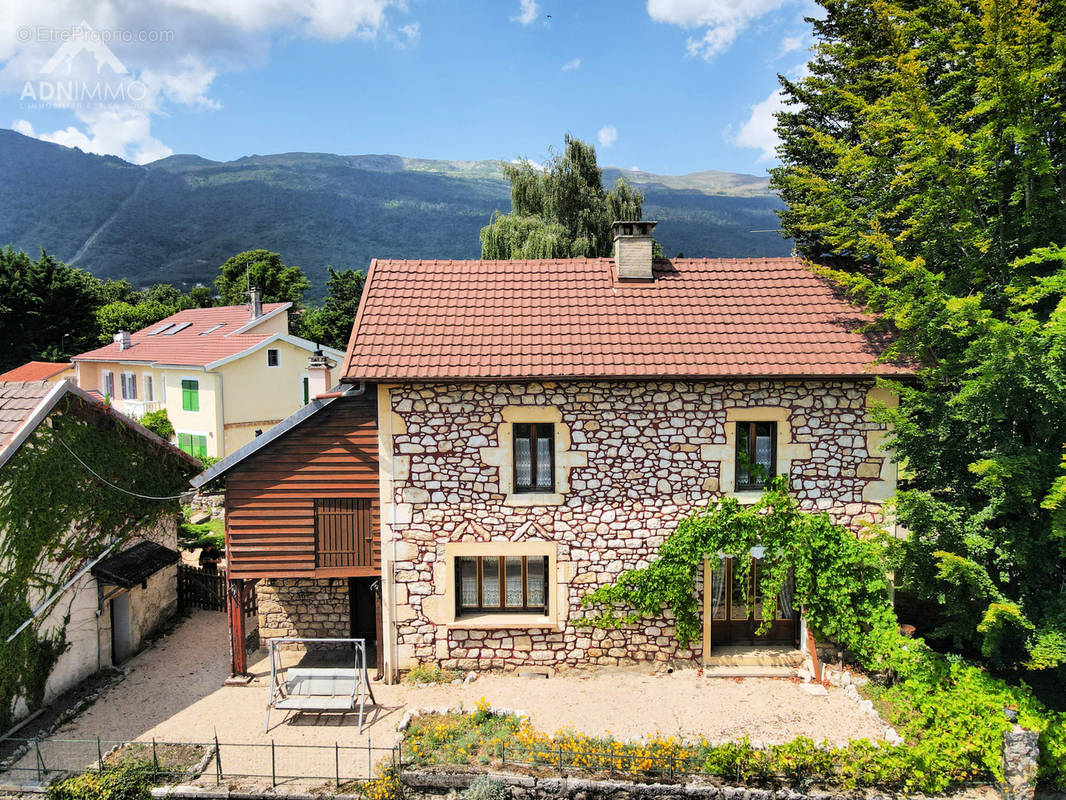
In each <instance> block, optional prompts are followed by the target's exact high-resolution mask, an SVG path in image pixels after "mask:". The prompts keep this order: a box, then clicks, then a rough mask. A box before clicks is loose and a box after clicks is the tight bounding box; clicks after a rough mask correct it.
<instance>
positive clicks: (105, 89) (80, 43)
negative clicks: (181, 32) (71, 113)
mask: <svg viewBox="0 0 1066 800" xmlns="http://www.w3.org/2000/svg"><path fill="white" fill-rule="evenodd" d="M168 34H171V35H172V32H170V31H97V30H95V29H93V27H92V26H91V25H89V23H88V22H84V21H83V22H82V23H81V24H80V25H77V26H75V27H73V28H62V29H57V28H20V29H19V31H18V37H19V39H21V40H23V41H29V40H31V39H36V40H37V41H39V42H50V41H57V42H59V43H60V45H59V48H58V49H57V50H56V52H55V54H54V55H53V56H52V57H51V58H50V59H48V61H47V62H46V63H45V65H44V66H43V67H42V68H41V77H40V78H39V79H37V80H35V81H31V80H28V81H26V82H25V83H24V84H23V86H22V93H21V95H20V96H19V100H20V101H21V102H22V103H23V105H24V106H26V105H28V106H30V107H40V108H44V107H59V108H86V107H91V106H114V105H119V104H123V105H126V104H134V105H136V104H139V103H142V102H144V101H145V100H146V99H147V98H148V95H149V90H148V87H147V86H146V85H145V84H144V83H143V82H142V81H140V80H137V79H135V78H133V77H131V76H130V72H129V70H127V69H126V66H125V64H123V63H122V62H121V61H120V60H119V59H118V57H117V56H116V55H115V53H114V52H113V51H112V50H111V48H110V47H108V44H107V43H108V42H109V41H111V42H113V41H124V42H125V41H169V37H168Z"/></svg>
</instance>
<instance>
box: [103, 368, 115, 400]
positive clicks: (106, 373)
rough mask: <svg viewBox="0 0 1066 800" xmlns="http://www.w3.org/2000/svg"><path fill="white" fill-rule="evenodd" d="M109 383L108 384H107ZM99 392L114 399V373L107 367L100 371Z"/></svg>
mask: <svg viewBox="0 0 1066 800" xmlns="http://www.w3.org/2000/svg"><path fill="white" fill-rule="evenodd" d="M109 383H110V384H111V385H110V386H108V384H109ZM100 394H102V395H103V396H104V397H108V398H110V399H112V400H114V399H115V373H114V372H112V371H111V370H109V369H104V370H101V371H100Z"/></svg>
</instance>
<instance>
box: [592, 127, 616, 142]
mask: <svg viewBox="0 0 1066 800" xmlns="http://www.w3.org/2000/svg"><path fill="white" fill-rule="evenodd" d="M617 138H618V129H617V128H616V127H615V126H614V125H604V126H603V127H602V128H600V129H599V130H598V131H597V132H596V139H598V140H599V143H600V147H610V146H611V145H612V144H614V143H615V140H616V139H617Z"/></svg>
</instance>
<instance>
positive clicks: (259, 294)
mask: <svg viewBox="0 0 1066 800" xmlns="http://www.w3.org/2000/svg"><path fill="white" fill-rule="evenodd" d="M248 308H249V310H250V311H251V314H252V316H251V318H252V319H259V318H260V317H261V316H263V290H262V289H260V288H259V287H258V286H253V287H252V288H251V289H249V290H248Z"/></svg>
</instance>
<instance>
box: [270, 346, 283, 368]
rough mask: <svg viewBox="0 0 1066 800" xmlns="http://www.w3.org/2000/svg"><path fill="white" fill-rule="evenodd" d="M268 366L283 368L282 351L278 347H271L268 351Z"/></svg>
mask: <svg viewBox="0 0 1066 800" xmlns="http://www.w3.org/2000/svg"><path fill="white" fill-rule="evenodd" d="M267 366H268V367H280V366H281V351H280V350H278V349H277V348H276V347H270V348H268V349H267Z"/></svg>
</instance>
